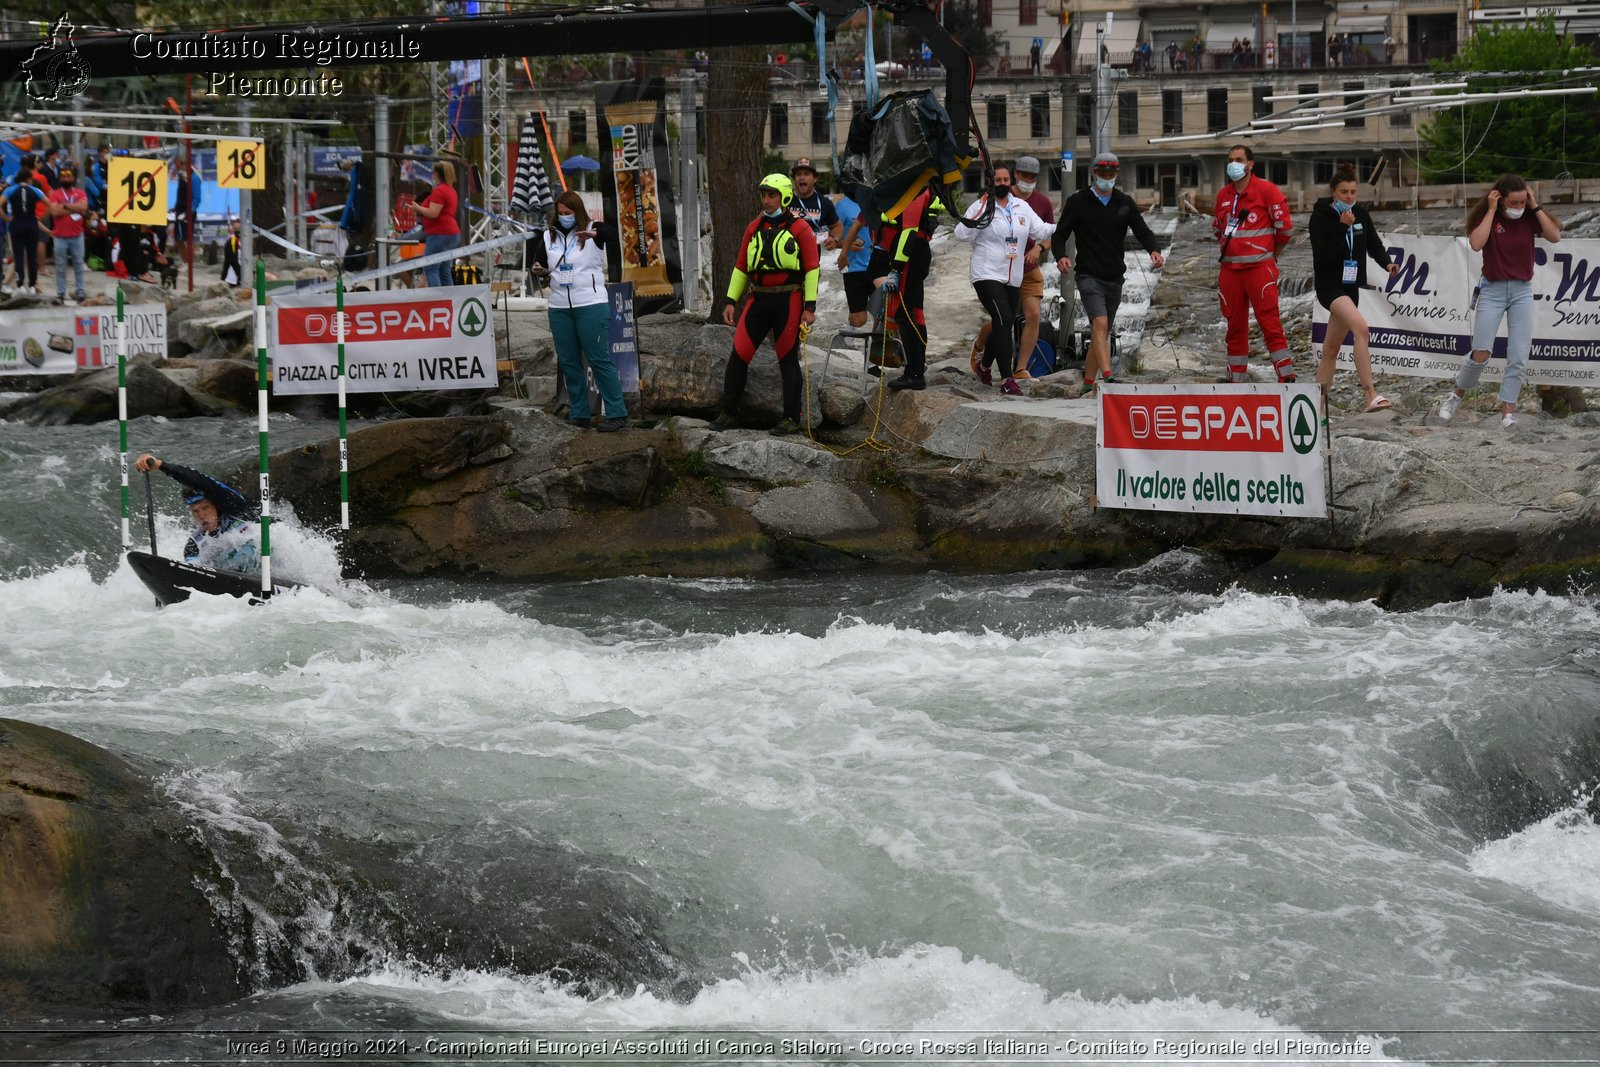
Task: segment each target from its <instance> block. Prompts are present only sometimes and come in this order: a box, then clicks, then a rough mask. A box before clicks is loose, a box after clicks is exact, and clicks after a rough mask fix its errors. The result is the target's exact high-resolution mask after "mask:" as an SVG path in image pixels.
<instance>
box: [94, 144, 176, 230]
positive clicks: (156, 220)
mask: <svg viewBox="0 0 1600 1067" xmlns="http://www.w3.org/2000/svg"><path fill="white" fill-rule="evenodd" d="M108 179H109V186H110V187H109V188H108V189H106V221H107V222H111V223H129V224H143V225H146V226H165V225H166V224H167V165H166V163H164V162H163V161H161V160H159V159H135V158H133V157H132V156H112V157H111V168H110V174H109V175H108Z"/></svg>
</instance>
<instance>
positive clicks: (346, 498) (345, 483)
mask: <svg viewBox="0 0 1600 1067" xmlns="http://www.w3.org/2000/svg"><path fill="white" fill-rule="evenodd" d="M334 294H335V296H334V314H333V330H334V336H335V337H336V338H337V339H338V341H339V529H341V530H348V529H350V440H349V436H348V434H347V432H346V428H345V380H344V275H342V274H341V275H339V283H338V285H336V286H335V287H334Z"/></svg>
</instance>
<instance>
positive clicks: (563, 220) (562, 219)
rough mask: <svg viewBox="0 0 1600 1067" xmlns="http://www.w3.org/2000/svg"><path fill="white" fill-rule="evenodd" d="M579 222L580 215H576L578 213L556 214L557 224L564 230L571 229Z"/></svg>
mask: <svg viewBox="0 0 1600 1067" xmlns="http://www.w3.org/2000/svg"><path fill="white" fill-rule="evenodd" d="M577 224H578V216H576V215H557V216H556V225H558V226H560V227H561V228H562V229H563V230H570V229H572V228H573V227H574V226H576V225H577Z"/></svg>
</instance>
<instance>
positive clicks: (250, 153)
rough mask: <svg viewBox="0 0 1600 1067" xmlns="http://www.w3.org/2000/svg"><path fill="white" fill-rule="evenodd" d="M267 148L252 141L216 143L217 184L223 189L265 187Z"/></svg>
mask: <svg viewBox="0 0 1600 1067" xmlns="http://www.w3.org/2000/svg"><path fill="white" fill-rule="evenodd" d="M266 164H267V146H266V145H264V144H257V143H256V142H254V141H218V142H217V184H218V185H220V186H221V187H222V188H224V189H265V188H266V187H267V166H266Z"/></svg>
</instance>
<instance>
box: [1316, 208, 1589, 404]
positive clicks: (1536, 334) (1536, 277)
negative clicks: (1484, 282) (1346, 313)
mask: <svg viewBox="0 0 1600 1067" xmlns="http://www.w3.org/2000/svg"><path fill="white" fill-rule="evenodd" d="M1384 244H1385V246H1386V247H1387V248H1388V249H1389V255H1390V257H1391V258H1392V259H1394V261H1395V262H1396V263H1398V264H1399V265H1400V272H1399V273H1398V274H1396V275H1394V276H1393V277H1386V276H1385V275H1384V274H1383V272H1382V271H1380V270H1378V269H1377V264H1375V263H1370V262H1369V263H1368V265H1367V277H1368V278H1372V277H1377V278H1380V279H1382V288H1378V289H1364V290H1362V292H1361V301H1360V303H1361V314H1362V317H1364V318H1365V319H1366V320H1367V324H1368V325H1369V326H1371V328H1372V332H1371V335H1370V339H1371V345H1372V369H1373V370H1374V371H1376V372H1378V373H1379V374H1409V375H1414V376H1419V377H1424V378H1453V377H1455V375H1456V372H1457V371H1458V370H1460V369H1461V365H1462V364H1463V363H1465V362H1466V361H1467V359H1468V358H1469V355H1470V350H1471V348H1472V317H1473V312H1472V310H1471V305H1472V292H1473V288H1474V287H1475V286H1476V285H1477V282H1478V277H1479V275H1480V274H1481V273H1482V268H1483V256H1482V253H1479V252H1474V251H1473V250H1472V248H1471V246H1470V245H1468V244H1467V239H1466V238H1465V237H1421V236H1416V235H1413V234H1403V233H1397V234H1390V235H1386V237H1385V239H1384ZM1533 249H1534V251H1533V254H1534V268H1533V350H1532V352H1531V353H1530V358H1529V361H1528V373H1527V375H1526V376H1525V377H1524V378H1523V380H1524V381H1525V382H1528V383H1529V384H1532V385H1580V386H1585V387H1588V388H1595V387H1600V240H1571V241H1566V240H1564V241H1560V242H1558V243H1556V244H1553V245H1552V244H1546V243H1545V242H1544V241H1543V240H1536V241H1535V242H1534V246H1533ZM1327 333H1328V312H1327V311H1326V310H1325V309H1324V308H1323V307H1322V305H1321V304H1318V303H1315V302H1313V307H1312V312H1311V347H1312V350H1313V351H1317V352H1320V351H1321V350H1322V341H1323V338H1324V337H1326V336H1327ZM1345 340H1346V341H1347V342H1348V340H1349V338H1348V335H1347V336H1346V339H1345ZM1339 365H1340V366H1341V367H1351V366H1353V364H1352V362H1351V352H1350V346H1349V344H1348V343H1346V344H1345V346H1344V347H1343V348H1341V349H1340V350H1339ZM1505 366H1506V327H1505V323H1504V321H1502V322H1501V324H1500V329H1499V331H1498V332H1497V333H1496V335H1495V343H1494V354H1493V355H1492V356H1490V358H1489V363H1488V366H1486V367H1485V368H1484V373H1483V376H1484V378H1485V379H1492V380H1495V381H1498V380H1499V379H1500V378H1501V377H1502V376H1503V374H1504V372H1505Z"/></svg>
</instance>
